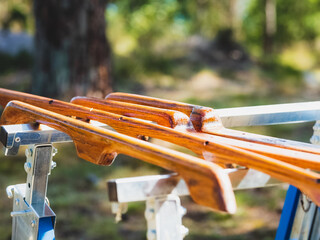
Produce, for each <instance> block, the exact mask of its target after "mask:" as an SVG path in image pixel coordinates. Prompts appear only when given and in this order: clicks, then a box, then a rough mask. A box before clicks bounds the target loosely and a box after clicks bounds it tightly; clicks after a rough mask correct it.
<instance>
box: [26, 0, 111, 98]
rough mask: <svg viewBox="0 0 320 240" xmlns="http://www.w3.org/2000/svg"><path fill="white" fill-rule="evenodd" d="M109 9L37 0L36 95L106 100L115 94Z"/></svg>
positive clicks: (80, 0) (101, 2)
mask: <svg viewBox="0 0 320 240" xmlns="http://www.w3.org/2000/svg"><path fill="white" fill-rule="evenodd" d="M106 5H107V0H63V1H61V0H34V14H35V19H36V36H35V67H34V77H33V84H32V91H33V92H34V93H36V94H41V95H44V96H49V97H57V96H60V97H62V96H63V97H70V96H73V95H91V96H97V97H103V96H105V95H106V94H107V93H109V92H110V91H111V90H112V84H111V82H112V81H111V72H110V70H111V67H110V51H111V50H110V46H109V43H108V41H107V38H106V22H105V9H106Z"/></svg>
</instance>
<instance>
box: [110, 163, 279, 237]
mask: <svg viewBox="0 0 320 240" xmlns="http://www.w3.org/2000/svg"><path fill="white" fill-rule="evenodd" d="M225 171H226V172H227V173H228V175H229V177H230V179H231V183H232V186H233V189H234V190H241V189H250V188H259V187H268V186H274V185H276V184H279V183H280V182H279V181H278V180H276V179H273V178H271V177H270V176H269V175H267V174H264V173H261V172H259V171H256V170H253V169H226V170H225ZM107 184H108V193H109V200H110V201H111V202H112V203H113V205H114V207H113V209H114V213H115V214H117V220H119V216H120V214H122V213H124V212H125V210H126V209H127V203H130V202H136V201H145V202H146V210H145V218H146V221H147V225H148V230H147V239H148V240H171V239H172V240H182V239H183V238H184V237H185V236H186V235H187V234H188V229H187V228H186V227H184V226H183V225H182V217H183V216H184V215H185V214H186V209H185V208H183V207H182V206H181V203H180V197H181V196H188V195H189V191H188V187H187V185H186V183H185V182H184V181H183V180H182V179H180V178H179V177H178V176H177V175H175V174H168V175H154V176H144V177H132V178H122V179H113V180H109V181H108V182H107Z"/></svg>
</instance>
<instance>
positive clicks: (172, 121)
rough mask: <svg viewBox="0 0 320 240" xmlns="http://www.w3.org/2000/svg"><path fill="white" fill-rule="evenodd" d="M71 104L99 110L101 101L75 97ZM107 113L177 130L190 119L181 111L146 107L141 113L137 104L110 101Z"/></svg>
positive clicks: (106, 107) (106, 105)
mask: <svg viewBox="0 0 320 240" xmlns="http://www.w3.org/2000/svg"><path fill="white" fill-rule="evenodd" d="M70 102H72V103H74V104H79V105H82V106H86V102H88V103H89V104H90V106H88V107H90V108H96V109H99V107H101V105H100V104H101V100H100V99H97V98H89V97H82V96H78V97H74V98H73V99H72V100H71V101H70ZM102 110H104V111H107V112H112V113H116V114H120V115H123V116H127V117H135V118H141V119H145V120H149V121H153V122H156V123H158V124H159V125H162V126H166V127H171V128H175V127H177V126H180V125H184V126H185V125H188V123H189V117H188V116H187V115H185V114H183V113H181V112H179V111H173V110H167V111H163V109H159V108H154V107H148V106H144V108H141V109H140V111H136V104H130V103H126V102H118V101H108V102H106V101H105V103H104V105H103V109H102Z"/></svg>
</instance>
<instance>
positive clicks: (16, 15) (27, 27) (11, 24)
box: [0, 0, 34, 33]
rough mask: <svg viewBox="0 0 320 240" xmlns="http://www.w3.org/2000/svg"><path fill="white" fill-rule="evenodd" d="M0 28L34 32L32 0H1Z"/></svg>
mask: <svg viewBox="0 0 320 240" xmlns="http://www.w3.org/2000/svg"><path fill="white" fill-rule="evenodd" d="M0 28H3V29H10V30H13V31H21V30H24V31H27V32H29V33H32V32H34V18H33V14H32V1H31V0H7V1H0Z"/></svg>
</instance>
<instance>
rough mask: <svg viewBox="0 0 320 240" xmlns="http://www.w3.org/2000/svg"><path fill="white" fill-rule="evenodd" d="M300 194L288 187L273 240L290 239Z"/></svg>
mask: <svg viewBox="0 0 320 240" xmlns="http://www.w3.org/2000/svg"><path fill="white" fill-rule="evenodd" d="M300 194H301V192H300V190H299V189H297V188H296V187H294V186H289V189H288V191H287V195H286V199H285V202H284V205H283V208H282V214H281V218H280V223H279V226H278V230H277V234H276V238H275V240H288V239H289V238H290V234H291V230H292V225H293V221H294V217H295V215H296V210H297V206H298V202H299V197H300Z"/></svg>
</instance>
